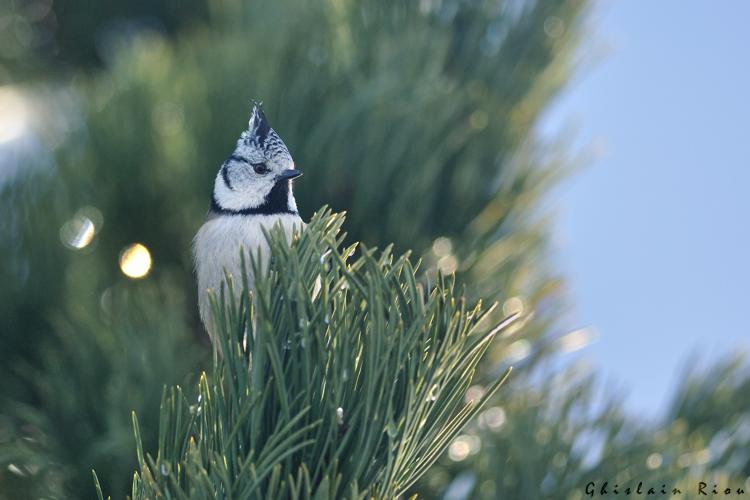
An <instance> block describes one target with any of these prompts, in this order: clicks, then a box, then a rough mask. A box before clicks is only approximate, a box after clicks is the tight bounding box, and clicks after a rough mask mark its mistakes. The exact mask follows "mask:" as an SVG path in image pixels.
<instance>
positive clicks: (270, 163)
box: [210, 103, 297, 216]
mask: <svg viewBox="0 0 750 500" xmlns="http://www.w3.org/2000/svg"><path fill="white" fill-rule="evenodd" d="M295 172H297V171H296V170H294V160H292V156H291V154H290V153H289V149H288V148H287V147H286V144H284V141H283V140H282V139H281V137H279V135H278V134H277V133H276V131H274V130H273V129H272V128H271V126H270V124H269V123H268V119H267V118H266V115H265V113H264V112H263V109H262V107H261V105H260V104H258V103H254V104H253V108H252V112H251V114H250V119H249V120H248V126H247V130H245V131H244V132H242V134H241V135H240V137H239V139H238V140H237V145H236V146H235V149H234V151H233V152H232V153H231V154H230V155H229V156H228V157H227V159H226V160H225V161H224V163H223V164H222V166H221V168H220V170H219V173H218V174H217V176H216V181H215V183H214V192H213V195H212V199H211V210H210V213H211V215H212V216H216V215H270V214H274V213H290V214H296V213H297V206H296V203H295V201H294V195H293V194H292V188H291V180H289V179H290V178H293V177H294V176H295V175H296V174H295Z"/></svg>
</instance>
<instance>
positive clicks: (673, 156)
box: [543, 0, 750, 416]
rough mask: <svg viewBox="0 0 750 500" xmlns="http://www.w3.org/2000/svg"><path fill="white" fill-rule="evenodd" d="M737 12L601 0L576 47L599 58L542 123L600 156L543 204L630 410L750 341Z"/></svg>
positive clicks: (741, 35)
mask: <svg viewBox="0 0 750 500" xmlns="http://www.w3.org/2000/svg"><path fill="white" fill-rule="evenodd" d="M730 4H731V6H730ZM748 21H750V2H727V3H721V2H720V3H716V2H705V1H696V0H690V1H677V0H670V1H660V2H630V1H625V0H620V1H617V2H614V1H612V2H603V3H601V4H600V5H599V7H598V8H597V9H596V10H595V11H594V13H593V15H592V18H591V30H590V34H588V35H587V36H586V38H585V39H584V41H583V50H582V54H583V55H584V57H588V56H589V55H591V54H594V55H596V56H597V57H598V56H599V55H601V54H602V47H604V48H605V53H604V56H603V57H602V58H598V61H597V62H595V63H594V64H593V65H586V66H584V67H583V68H581V71H579V76H578V77H577V78H576V79H575V80H574V81H573V83H572V85H571V86H570V88H569V89H568V91H566V92H565V93H564V94H563V95H562V96H561V97H560V98H559V99H558V100H557V102H556V103H555V105H554V106H553V107H552V108H551V110H550V111H549V112H548V113H547V116H546V118H545V120H544V123H543V129H544V130H562V131H565V132H569V131H570V130H571V129H572V130H575V132H576V133H575V137H576V139H575V141H574V148H583V147H587V146H591V145H593V144H597V145H599V146H597V149H601V150H602V152H601V154H599V155H598V156H597V157H596V159H594V160H593V161H592V162H591V163H590V164H589V165H588V166H587V168H585V169H583V170H582V171H580V172H578V173H576V174H575V175H574V176H573V177H572V178H571V179H570V180H569V181H568V182H566V183H565V185H564V186H563V187H562V189H561V190H560V192H559V193H558V195H557V196H556V198H555V200H554V202H555V208H556V209H557V214H558V216H557V226H556V235H555V237H556V251H555V264H556V265H557V267H558V268H559V269H560V270H561V271H562V272H563V273H564V274H565V275H566V277H567V280H568V285H569V290H570V294H571V298H572V300H573V303H574V310H573V317H574V321H575V322H576V323H578V324H579V325H580V326H588V325H591V326H593V327H594V328H595V329H596V330H597V332H598V334H599V340H598V342H597V343H595V344H593V345H592V346H591V347H589V348H587V350H586V351H585V354H584V355H585V356H586V357H587V358H589V359H592V360H593V361H594V364H595V366H597V367H598V368H599V369H600V370H601V371H602V372H603V373H604V374H605V376H606V378H607V380H609V381H616V382H617V383H618V386H624V387H625V388H626V389H627V390H628V393H629V396H628V398H627V404H628V406H629V408H630V409H631V410H632V411H638V412H639V413H645V414H647V415H651V416H656V415H658V413H659V410H660V409H663V406H664V403H665V402H666V400H667V398H668V396H669V395H670V394H671V390H672V389H673V387H674V385H675V383H676V381H677V380H678V376H679V375H680V370H681V369H682V368H683V367H684V366H685V362H686V361H687V360H688V358H689V357H690V356H691V355H694V354H695V355H698V357H699V359H700V360H701V364H705V362H707V361H710V360H716V359H719V358H720V357H722V356H724V355H727V354H730V353H733V352H736V351H737V350H740V349H741V348H747V347H748V346H749V345H750V335H749V334H750V326H749V324H748V323H749V322H750V307H748V299H749V298H750V292H748V286H749V285H750V264H748V259H749V258H750V223H749V222H748V218H749V217H750V127H748V121H749V120H750V97H748V93H749V92H750V29H748ZM691 369H697V368H696V367H691Z"/></svg>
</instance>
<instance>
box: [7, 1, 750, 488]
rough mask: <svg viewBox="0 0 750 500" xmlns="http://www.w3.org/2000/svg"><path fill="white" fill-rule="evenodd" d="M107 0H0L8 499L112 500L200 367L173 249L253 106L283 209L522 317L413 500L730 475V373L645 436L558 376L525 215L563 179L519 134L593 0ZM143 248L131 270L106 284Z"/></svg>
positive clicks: (558, 306)
mask: <svg viewBox="0 0 750 500" xmlns="http://www.w3.org/2000/svg"><path fill="white" fill-rule="evenodd" d="M100 4H101V5H99V4H97V5H89V4H84V3H82V2H70V1H65V0H26V1H21V0H2V1H1V2H0V33H1V35H0V39H1V40H2V42H1V43H0V47H1V48H0V82H2V84H3V86H2V87H0V126H2V130H0V140H2V143H0V169H2V172H0V192H1V193H2V194H0V204H1V205H2V207H1V208H2V212H3V216H2V218H0V235H2V236H1V237H0V279H1V280H2V283H3V285H2V287H0V318H2V321H0V335H1V336H2V343H3V348H2V350H1V351H0V377H2V380H3V384H2V386H1V387H0V465H1V467H0V498H8V499H11V498H13V499H16V498H37V497H45V498H92V497H93V494H94V489H93V486H92V480H91V476H90V470H91V469H92V468H96V470H97V473H98V475H99V478H100V480H101V481H102V483H103V488H104V490H105V491H109V492H113V494H115V497H116V498H119V497H120V496H122V495H124V494H125V491H126V487H127V485H128V484H129V482H130V480H131V478H132V472H133V470H134V468H135V456H134V453H133V450H134V442H133V439H132V432H131V428H130V420H129V412H130V410H131V409H136V410H137V412H138V414H139V418H140V420H141V431H142V433H143V438H144V443H145V447H146V448H147V449H153V448H154V446H155V445H154V439H155V425H156V419H155V417H156V415H157V412H158V404H159V398H160V395H161V388H162V385H163V384H165V383H166V384H172V383H178V382H183V381H186V380H188V379H190V378H191V377H194V376H195V374H196V373H197V371H198V369H199V368H200V367H205V366H206V359H207V351H208V350H207V338H206V336H205V335H204V333H203V332H202V327H201V326H200V323H199V322H198V319H197V314H196V313H197V311H196V307H195V303H196V296H195V290H194V289H195V287H194V282H193V277H192V264H191V261H190V250H189V249H190V244H191V238H192V236H193V235H194V234H195V231H196V230H197V229H198V227H199V226H200V224H201V223H202V221H203V217H204V215H205V212H206V209H207V206H208V199H209V194H210V191H211V189H212V184H213V177H214V175H215V173H216V170H217V169H218V167H219V165H220V163H221V161H222V160H223V158H224V157H225V156H226V155H227V154H228V153H229V152H230V151H231V147H232V145H233V144H234V141H235V140H236V138H237V136H238V134H239V133H240V131H241V130H242V129H243V128H244V127H245V124H246V119H247V115H248V110H249V103H250V100H251V99H253V98H255V99H259V100H262V101H263V103H264V108H265V110H266V114H267V115H268V117H269V119H270V121H271V123H272V125H273V126H274V128H275V129H276V130H277V131H278V132H279V133H280V135H281V136H282V137H283V138H284V139H285V141H286V143H287V144H288V145H289V147H290V149H291V151H292V154H293V155H294V157H295V160H296V162H297V164H298V165H299V167H300V168H302V170H304V171H305V176H304V177H303V178H302V179H300V181H299V182H298V183H297V184H296V195H297V200H298V205H299V207H300V210H301V212H302V214H303V217H305V218H307V217H309V215H310V214H311V213H312V212H314V211H315V210H316V209H317V208H319V207H320V206H322V205H323V204H328V205H330V206H331V207H333V209H334V210H337V211H342V210H345V211H347V213H348V219H347V224H346V227H345V230H346V231H347V232H348V234H349V239H350V240H351V241H356V240H361V241H364V242H365V243H367V244H368V245H372V246H381V247H382V246H384V245H386V244H388V243H390V242H393V243H395V246H396V250H397V251H404V250H407V249H411V250H413V251H414V252H415V254H416V255H417V256H421V257H422V258H423V267H422V269H423V271H424V276H423V279H424V280H425V282H427V283H429V282H430V280H432V279H434V277H435V276H436V273H437V270H438V269H439V270H442V271H443V272H447V273H450V272H456V273H457V275H458V278H459V281H460V282H461V283H463V284H464V285H465V286H466V290H467V293H469V294H470V295H471V296H474V297H482V298H484V299H487V300H498V301H500V302H501V304H502V307H501V308H500V309H502V310H503V312H505V313H513V312H520V313H521V314H522V315H523V320H522V321H521V325H522V328H517V329H516V331H514V332H513V333H512V334H511V335H509V336H507V337H506V338H504V339H500V340H499V341H498V342H496V344H495V345H494V346H493V349H492V354H491V356H489V359H488V360H486V362H485V365H484V367H485V368H484V369H485V373H486V374H487V377H488V379H489V377H490V375H491V374H494V373H498V372H500V371H501V370H503V369H504V368H505V366H500V365H499V362H497V361H495V360H500V359H508V358H511V359H515V360H516V361H517V362H518V364H519V368H520V369H519V370H516V371H515V372H514V376H513V377H512V379H511V381H510V383H509V385H508V389H506V391H505V392H504V393H503V394H502V396H501V398H500V400H499V401H498V403H497V405H496V406H493V407H491V408H489V409H488V410H486V411H485V412H484V413H483V414H482V415H481V416H480V418H479V419H478V420H477V421H476V422H475V423H473V424H472V425H471V426H470V427H469V428H468V429H466V431H465V433H464V434H463V435H462V436H461V437H459V438H458V439H457V440H456V442H455V443H454V444H453V445H452V446H451V448H450V450H449V453H448V456H446V457H445V458H444V460H443V461H442V462H441V463H440V464H439V465H438V466H436V467H435V468H434V469H433V470H432V471H430V473H429V474H428V475H427V476H425V478H424V480H423V481H422V482H421V483H420V484H418V485H417V486H416V487H415V492H418V493H420V495H422V496H425V497H432V498H439V497H444V498H580V497H581V496H582V495H583V491H584V487H585V484H586V482H588V481H589V480H597V481H600V480H603V479H607V480H609V481H620V482H625V481H628V480H639V479H643V480H644V481H645V482H654V483H659V484H661V482H666V483H667V484H671V483H674V482H682V481H688V480H689V479H690V478H695V477H709V476H708V475H707V474H708V472H706V471H713V472H712V473H713V474H715V475H716V477H717V480H721V479H726V478H732V479H733V480H735V481H736V480H738V479H737V478H741V479H742V480H744V478H745V477H747V475H748V474H750V456H749V453H748V451H747V449H748V446H747V445H748V442H749V441H750V414H749V413H748V412H749V409H750V400H749V398H750V391H748V385H749V384H750V377H749V376H748V372H747V364H746V363H745V361H744V360H742V359H738V360H729V361H727V362H726V363H725V364H722V365H720V366H717V367H714V368H712V369H708V370H706V371H704V372H701V373H698V374H691V376H689V377H685V378H684V382H683V386H682V387H681V389H680V390H679V391H678V394H677V396H676V399H675V401H674V402H673V403H671V406H670V410H669V412H668V413H667V414H666V417H665V418H664V419H663V421H660V422H642V421H640V420H638V419H637V418H635V417H632V416H628V415H627V414H626V413H625V412H624V410H623V408H622V407H621V406H620V404H619V402H618V394H621V391H622V389H621V388H608V389H609V390H606V391H605V388H604V387H602V386H601V383H600V382H597V378H596V376H595V374H591V373H588V372H587V371H586V370H585V368H582V367H581V366H578V365H573V366H568V367H562V368H561V367H560V365H561V363H560V362H559V359H560V356H561V355H562V353H564V352H567V351H571V350H574V349H578V348H580V347H582V346H584V345H585V344H586V343H587V342H588V341H589V340H590V339H589V338H588V336H587V333H586V332H585V331H583V332H582V331H577V332H571V333H565V327H566V326H567V325H565V324H564V322H563V321H561V320H560V319H559V318H560V317H561V315H562V314H563V313H564V310H565V299H564V296H563V293H562V286H561V282H560V279H559V278H558V276H556V274H555V273H554V269H551V268H550V266H549V265H548V264H547V260H546V255H547V252H548V248H547V236H548V231H547V227H548V224H549V223H548V221H547V220H546V217H545V214H544V212H543V208H544V207H543V201H544V196H545V194H546V193H548V192H549V189H550V188H551V187H552V186H553V185H554V182H555V181H556V180H557V179H559V177H560V176H561V175H564V174H565V173H566V172H568V171H569V170H570V169H571V168H572V167H573V166H574V165H571V163H570V162H569V161H568V160H566V159H565V158H567V156H566V155H565V154H564V153H565V152H564V150H561V149H560V147H559V146H558V145H556V144H546V143H542V142H541V141H539V139H538V138H537V136H536V134H535V125H536V123H537V121H538V118H539V116H540V114H541V113H542V112H543V111H544V110H545V109H546V107H547V106H548V105H549V103H550V102H551V100H552V99H553V98H554V97H555V95H556V93H557V92H558V91H559V90H560V89H561V88H562V86H563V85H564V84H565V83H566V81H567V80H568V79H569V78H570V75H571V71H572V70H573V69H574V68H573V66H574V64H573V62H574V56H575V49H576V47H577V46H578V44H579V43H580V41H581V38H582V37H583V36H584V35H585V22H586V13H587V8H588V6H587V2H586V1H585V0H536V1H532V0H529V1H521V0H516V1H509V2H501V1H499V0H485V1H480V0H421V1H419V2H398V1H395V0H394V1H375V0H368V1H364V2H356V1H353V0H316V1H312V2H292V1H287V0H283V1H277V2H261V1H251V2H240V1H238V0H223V1H218V0H191V1H189V2H176V1H169V0H161V1H154V2H145V1H143V2H101V3H100ZM561 159H562V160H561ZM136 242H137V243H140V244H141V245H143V247H138V248H140V249H141V250H140V252H141V253H137V254H136V257H137V258H135V260H137V263H141V264H143V262H144V259H146V254H145V253H144V249H146V250H145V251H146V252H148V258H150V259H151V260H150V261H149V262H147V264H149V265H146V264H143V265H142V266H141V269H140V271H141V272H145V273H146V275H145V276H144V277H143V278H141V279H139V280H133V279H130V278H128V277H126V276H124V275H123V273H122V271H123V269H125V270H127V269H128V267H127V266H128V257H129V256H131V257H132V255H131V254H123V253H122V252H123V250H124V249H125V248H126V247H127V246H128V245H130V244H132V243H136ZM138 258H140V260H138ZM131 260H132V259H131ZM150 264H152V265H150ZM144 266H145V267H144ZM131 274H132V273H131ZM691 366H692V365H691ZM634 369H637V366H634ZM481 384H482V379H481V377H480V380H478V381H477V386H475V387H474V388H473V389H472V390H474V391H480V392H481V390H482V385H481ZM149 422H151V423H153V428H149V426H148V423H149ZM688 497H689V496H688Z"/></svg>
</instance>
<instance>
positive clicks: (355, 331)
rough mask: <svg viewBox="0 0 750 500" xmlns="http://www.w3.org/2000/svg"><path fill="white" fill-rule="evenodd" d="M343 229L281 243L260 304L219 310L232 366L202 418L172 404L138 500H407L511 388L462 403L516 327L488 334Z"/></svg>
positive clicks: (474, 311)
mask: <svg viewBox="0 0 750 500" xmlns="http://www.w3.org/2000/svg"><path fill="white" fill-rule="evenodd" d="M343 222H344V217H343V216H342V215H335V214H331V212H330V211H329V210H323V211H321V212H319V213H318V214H316V215H315V216H314V217H313V219H312V221H311V222H310V224H309V226H308V227H307V229H306V230H305V231H304V232H303V233H302V234H298V235H296V236H295V238H294V241H293V242H292V243H291V244H289V243H287V242H286V240H285V238H284V237H283V234H282V233H281V232H279V231H277V230H273V231H270V232H269V233H268V234H267V237H268V240H269V243H270V246H271V249H272V251H271V255H272V256H273V258H272V262H271V263H270V268H269V271H268V273H267V275H266V277H265V278H264V279H260V280H258V282H257V283H256V286H257V291H256V294H255V295H254V296H253V295H252V294H251V293H249V292H248V291H247V288H246V287H245V291H244V292H243V293H242V295H241V296H240V297H234V296H232V287H231V286H230V287H227V288H226V290H228V292H226V293H225V292H224V291H221V292H220V293H219V296H218V297H216V296H215V297H213V307H214V316H215V318H216V320H215V321H216V331H217V332H220V335H219V336H218V337H219V342H220V343H221V345H220V352H222V353H223V355H221V356H216V357H215V358H214V367H213V370H212V373H211V375H210V376H207V375H206V374H204V375H203V376H202V377H201V379H200V382H199V384H198V390H197V392H198V398H197V403H196V404H194V405H191V404H190V403H189V402H188V400H187V398H186V396H185V395H184V393H183V391H182V390H181V389H180V388H179V387H176V388H172V389H170V390H168V391H165V394H164V398H163V402H162V407H161V418H160V430H159V448H158V450H157V452H156V456H155V457H154V456H152V455H150V454H147V453H144V451H143V449H142V447H141V446H140V444H139V447H138V462H139V466H140V470H139V471H138V472H137V473H136V476H135V478H134V481H133V498H135V499H141V498H271V497H273V498H301V499H307V498H343V497H346V498H370V497H375V498H394V497H396V496H398V495H400V494H402V493H403V492H404V491H405V490H406V488H408V487H409V486H410V485H411V484H412V483H413V482H414V481H416V480H417V479H418V478H419V476H421V475H422V474H423V473H424V472H425V471H426V470H427V468H429V466H430V465H431V464H432V463H433V462H434V461H435V460H436V459H437V458H438V456H439V455H440V453H441V452H442V451H443V450H444V449H445V447H446V446H447V445H448V444H449V443H450V442H451V440H452V439H453V438H454V437H455V436H456V434H457V433H458V432H459V431H460V430H461V429H462V428H463V426H464V425H465V424H466V423H467V422H468V420H469V419H471V417H473V416H474V415H475V414H476V412H477V411H478V410H479V408H481V407H482V405H483V404H484V403H485V401H486V400H487V399H488V398H490V397H492V396H493V394H494V393H495V392H496V391H497V389H499V387H500V386H501V384H502V383H503V382H504V381H505V379H506V378H507V373H506V374H505V375H504V376H503V377H501V378H499V379H498V380H497V381H496V382H495V383H494V384H493V386H492V387H491V389H490V390H488V391H487V393H486V394H485V396H484V397H482V398H481V399H480V400H479V401H472V402H470V403H468V404H465V403H464V395H465V392H466V389H467V388H468V387H469V385H470V383H471V381H472V378H473V376H474V374H475V371H476V367H477V364H478V363H479V361H480V359H481V357H482V355H483V354H484V352H485V351H486V349H487V346H488V345H489V342H490V341H491V340H492V338H494V336H495V335H496V334H497V333H498V332H499V331H501V330H502V329H503V328H504V327H505V326H507V324H508V323H509V322H507V321H506V322H504V323H502V324H501V325H499V326H498V327H496V328H490V327H491V325H489V324H488V321H486V318H487V315H486V314H485V313H486V311H483V310H482V308H481V305H479V304H477V305H474V306H467V304H466V303H465V300H464V298H463V297H462V296H459V295H456V293H455V292H454V290H453V283H452V281H450V280H447V279H445V278H440V279H439V281H438V283H437V285H436V286H435V287H434V288H433V289H431V290H424V289H423V287H422V286H421V285H420V284H419V283H418V282H417V279H416V277H415V273H416V271H415V268H414V267H413V266H412V264H411V263H410V262H409V259H408V258H407V257H406V256H402V257H394V256H393V255H392V254H391V252H390V250H389V249H386V250H384V251H376V250H374V249H368V248H362V249H361V251H360V252H359V253H358V255H357V256H356V257H355V256H354V247H348V248H343V249H342V248H341V243H342V241H343V235H342V234H341V232H340V229H341V225H342V224H343ZM247 262H248V263H249V266H252V267H253V268H254V270H255V272H256V275H258V274H259V273H260V268H259V265H258V261H257V259H255V258H254V256H252V255H250V256H249V258H248V260H247ZM228 279H232V277H228ZM245 285H246V282H245ZM134 427H135V430H136V438H137V440H138V441H139V442H140V436H139V430H138V429H139V426H138V421H137V419H135V417H134Z"/></svg>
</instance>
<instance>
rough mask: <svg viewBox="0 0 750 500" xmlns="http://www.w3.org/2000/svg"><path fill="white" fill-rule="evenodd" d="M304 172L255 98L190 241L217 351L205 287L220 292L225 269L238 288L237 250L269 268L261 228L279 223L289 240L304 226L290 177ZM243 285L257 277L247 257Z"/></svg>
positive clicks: (202, 314)
mask: <svg viewBox="0 0 750 500" xmlns="http://www.w3.org/2000/svg"><path fill="white" fill-rule="evenodd" d="M300 175H302V172H301V171H300V170H298V169H297V168H296V167H295V164H294V160H293V159H292V155H291V154H290V153H289V149H288V148H287V146H286V144H284V141H283V140H282V139H281V137H279V135H278V134H277V133H276V131H274V130H273V129H272V128H271V127H270V125H269V123H268V120H267V119H266V116H265V114H264V113H263V109H262V107H261V104H260V103H257V102H254V103H253V106H252V111H251V114H250V119H249V120H248V127H247V130H245V131H243V132H242V133H241V135H240V138H239V139H238V140H237V144H236V146H235V148H234V150H233V151H232V153H231V154H230V155H229V156H228V157H227V158H226V159H225V160H224V162H223V163H222V164H221V167H220V168H219V171H218V172H217V174H216V178H215V180H214V186H213V193H212V195H211V202H210V208H209V210H208V214H207V216H206V220H205V222H204V223H203V225H202V226H201V227H200V229H199V230H198V232H197V233H196V235H195V238H194V240H193V258H194V261H195V262H194V264H195V273H196V277H197V282H198V309H199V312H200V317H201V321H202V322H203V325H204V326H205V328H206V331H207V332H208V335H209V337H210V338H211V341H212V344H213V345H214V347H215V348H217V349H218V343H217V340H216V332H215V331H214V330H215V325H214V319H213V314H212V309H211V302H210V299H209V294H208V292H209V291H214V293H217V294H218V293H219V290H220V289H221V287H222V283H224V282H225V273H226V275H228V276H231V277H232V280H231V281H232V287H233V289H234V296H235V297H239V296H240V293H241V287H242V274H241V273H242V272H243V269H242V261H241V257H240V255H241V252H243V251H244V252H245V254H246V255H247V253H250V254H252V255H253V256H257V255H259V256H260V262H259V264H260V266H259V269H260V270H261V272H265V269H267V266H268V261H269V257H270V255H269V254H270V249H269V245H268V242H267V241H266V237H265V235H264V229H265V230H269V229H271V228H273V227H274V226H275V225H279V226H280V227H281V228H282V230H283V233H284V235H285V236H286V237H287V239H288V241H291V239H292V238H293V235H294V234H295V232H299V231H302V229H303V228H304V226H305V224H304V222H303V221H302V219H301V218H300V215H299V211H298V210H297V202H296V200H295V199H294V193H293V190H292V184H293V179H296V178H297V177H299V176H300ZM246 271H247V273H248V276H247V283H248V286H249V288H250V290H251V291H252V290H254V284H255V278H256V277H255V276H253V270H252V269H251V266H250V264H249V261H247V269H246Z"/></svg>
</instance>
